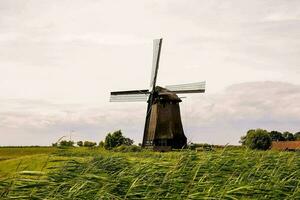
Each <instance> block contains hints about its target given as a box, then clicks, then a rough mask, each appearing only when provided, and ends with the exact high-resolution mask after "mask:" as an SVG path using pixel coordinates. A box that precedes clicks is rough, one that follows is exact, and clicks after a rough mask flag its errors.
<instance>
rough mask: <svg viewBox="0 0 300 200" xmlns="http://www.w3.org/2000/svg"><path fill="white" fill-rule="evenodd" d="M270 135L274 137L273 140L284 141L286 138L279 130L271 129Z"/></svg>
mask: <svg viewBox="0 0 300 200" xmlns="http://www.w3.org/2000/svg"><path fill="white" fill-rule="evenodd" d="M269 135H270V137H271V139H272V141H284V140H285V138H284V137H283V136H282V133H281V132H279V131H271V132H269Z"/></svg>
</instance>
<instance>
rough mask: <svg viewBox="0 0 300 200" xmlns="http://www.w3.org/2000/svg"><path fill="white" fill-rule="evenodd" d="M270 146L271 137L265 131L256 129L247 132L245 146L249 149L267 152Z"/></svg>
mask: <svg viewBox="0 0 300 200" xmlns="http://www.w3.org/2000/svg"><path fill="white" fill-rule="evenodd" d="M271 144H272V140H271V137H270V135H269V134H268V132H267V131H266V130H263V129H256V130H250V131H248V132H247V135H246V139H245V145H246V146H247V147H249V148H250V149H259V150H267V149H269V148H270V146H271Z"/></svg>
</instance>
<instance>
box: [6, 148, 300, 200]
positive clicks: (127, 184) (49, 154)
mask: <svg viewBox="0 0 300 200" xmlns="http://www.w3.org/2000/svg"><path fill="white" fill-rule="evenodd" d="M0 199H300V154H299V153H297V152H275V151H265V152H264V151H251V150H246V149H230V148H227V149H220V150H216V151H209V152H195V151H181V152H168V153H158V152H151V151H143V152H131V153H129V152H128V153H120V152H111V151H105V150H103V149H100V148H95V149H88V148H70V149H58V148H51V147H48V148H47V147H43V148H37V147H35V148H0Z"/></svg>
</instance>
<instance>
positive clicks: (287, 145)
mask: <svg viewBox="0 0 300 200" xmlns="http://www.w3.org/2000/svg"><path fill="white" fill-rule="evenodd" d="M272 149H275V150H280V151H300V141H279V142H272Z"/></svg>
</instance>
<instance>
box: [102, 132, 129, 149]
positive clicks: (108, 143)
mask: <svg viewBox="0 0 300 200" xmlns="http://www.w3.org/2000/svg"><path fill="white" fill-rule="evenodd" d="M132 144H133V140H131V139H130V138H125V137H124V136H123V135H122V132H121V130H118V131H115V132H113V133H108V134H107V135H106V137H105V142H104V148H105V149H111V148H114V147H117V146H121V145H132Z"/></svg>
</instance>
